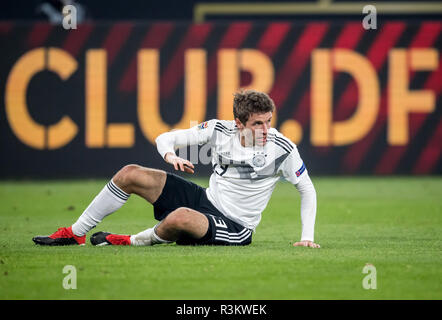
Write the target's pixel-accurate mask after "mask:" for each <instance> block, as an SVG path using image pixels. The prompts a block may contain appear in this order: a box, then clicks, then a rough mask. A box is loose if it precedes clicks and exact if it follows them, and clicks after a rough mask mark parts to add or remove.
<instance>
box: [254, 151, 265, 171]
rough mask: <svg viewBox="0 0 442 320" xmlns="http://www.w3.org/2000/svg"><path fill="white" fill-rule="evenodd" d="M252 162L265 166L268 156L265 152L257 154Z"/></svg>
mask: <svg viewBox="0 0 442 320" xmlns="http://www.w3.org/2000/svg"><path fill="white" fill-rule="evenodd" d="M252 163H253V165H254V166H255V167H258V168H260V167H263V166H264V165H265V164H266V157H265V155H263V154H257V155H255V156H254V157H253V159H252Z"/></svg>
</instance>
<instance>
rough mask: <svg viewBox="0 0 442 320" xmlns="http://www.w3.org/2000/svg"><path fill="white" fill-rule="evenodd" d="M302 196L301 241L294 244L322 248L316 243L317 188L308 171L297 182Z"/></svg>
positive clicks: (297, 187)
mask: <svg viewBox="0 0 442 320" xmlns="http://www.w3.org/2000/svg"><path fill="white" fill-rule="evenodd" d="M295 186H296V189H297V190H298V192H299V194H300V196H301V224H302V233H301V241H299V242H296V243H294V244H293V245H294V246H305V247H313V248H320V245H319V244H317V243H314V242H313V240H314V232H315V220H316V190H315V187H314V185H313V182H312V180H311V179H310V177H309V175H308V173H307V172H306V173H305V175H304V176H303V177H302V178H301V179H300V180H299V182H298V183H297V184H295Z"/></svg>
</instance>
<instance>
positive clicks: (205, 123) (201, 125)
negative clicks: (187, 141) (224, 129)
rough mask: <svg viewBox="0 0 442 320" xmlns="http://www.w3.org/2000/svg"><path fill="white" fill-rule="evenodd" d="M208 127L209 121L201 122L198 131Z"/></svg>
mask: <svg viewBox="0 0 442 320" xmlns="http://www.w3.org/2000/svg"><path fill="white" fill-rule="evenodd" d="M207 126H208V122H207V121H205V122H201V123H200V124H199V125H198V129H206V128H207Z"/></svg>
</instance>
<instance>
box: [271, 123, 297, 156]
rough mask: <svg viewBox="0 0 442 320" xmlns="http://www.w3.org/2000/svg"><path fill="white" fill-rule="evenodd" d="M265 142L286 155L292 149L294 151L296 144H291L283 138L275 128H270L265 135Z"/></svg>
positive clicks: (291, 142)
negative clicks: (273, 145)
mask: <svg viewBox="0 0 442 320" xmlns="http://www.w3.org/2000/svg"><path fill="white" fill-rule="evenodd" d="M267 141H268V142H270V143H273V144H275V145H276V146H277V147H279V148H280V149H282V150H284V151H285V152H287V153H291V152H292V151H293V149H296V144H294V143H293V141H291V140H290V139H289V138H287V137H286V136H284V135H283V134H282V133H281V132H279V131H278V130H277V129H276V128H271V129H270V130H269V132H268V134H267Z"/></svg>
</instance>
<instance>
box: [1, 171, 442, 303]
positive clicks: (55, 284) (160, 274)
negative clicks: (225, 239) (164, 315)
mask: <svg viewBox="0 0 442 320" xmlns="http://www.w3.org/2000/svg"><path fill="white" fill-rule="evenodd" d="M195 181H196V182H197V183H200V184H201V185H203V186H207V183H208V181H207V180H206V179H200V180H195ZM313 181H314V183H315V186H316V190H317V194H318V213H317V219H316V237H315V238H316V239H315V240H316V241H317V242H318V243H320V244H321V249H312V248H300V247H299V248H295V247H293V246H292V243H293V242H295V241H298V240H299V237H300V232H301V225H300V214H299V195H298V193H297V191H296V189H295V188H294V187H293V186H292V185H290V184H289V183H287V182H280V183H279V184H278V185H277V187H276V189H275V191H274V193H273V196H272V198H271V200H270V202H269V205H268V206H267V208H266V210H265V211H264V213H263V218H262V220H261V223H260V225H259V226H258V228H257V230H256V231H257V232H256V234H255V235H254V237H253V242H252V245H250V246H247V247H209V246H205V247H183V246H177V245H175V244H171V245H157V246H153V247H126V246H122V247H115V246H108V247H94V246H92V245H91V244H90V242H89V237H88V238H87V242H86V246H83V247H80V246H70V247H41V246H36V245H34V243H33V242H32V241H31V238H32V237H33V236H35V235H45V234H51V233H52V232H54V231H56V229H57V228H58V227H61V226H69V225H71V224H72V223H73V222H74V221H75V220H76V218H77V217H78V216H79V215H80V214H81V212H82V211H83V209H84V208H85V207H86V206H87V205H88V204H89V202H90V201H91V200H92V199H93V197H94V196H95V195H96V194H97V193H98V192H99V191H100V190H101V188H102V187H103V186H104V184H105V183H106V181H101V180H100V181H95V180H84V181H33V182H26V181H25V182H12V181H3V182H0V203H1V204H0V219H1V224H0V227H1V233H0V288H1V290H0V299H199V300H204V299H284V300H286V299H441V298H442V287H441V283H442V281H441V280H442V270H441V265H442V255H441V244H442V242H441V235H442V215H441V214H442V210H441V208H442V179H441V178H438V177H436V178H429V177H425V178H405V177H403V178H350V177H349V178H327V177H321V178H313ZM154 223H155V221H154V219H153V210H152V206H151V205H150V204H148V203H147V202H145V201H144V200H143V199H141V198H139V197H137V196H132V197H131V198H130V199H129V201H128V202H127V203H126V205H125V206H124V207H123V208H122V209H120V210H119V211H118V212H116V213H114V214H113V215H111V216H109V217H107V218H106V219H105V220H104V221H103V222H102V223H101V224H100V225H98V227H97V228H96V229H94V230H92V232H90V233H89V236H90V235H91V234H92V233H93V232H96V231H99V230H103V231H111V232H115V233H124V234H133V233H137V232H139V231H141V230H144V229H146V228H147V227H150V226H152V225H153V224H154ZM367 263H371V264H373V265H374V266H375V267H376V270H377V289H376V290H365V289H363V287H362V280H363V278H364V277H365V276H366V274H363V273H362V269H363V267H364V266H365V265H366V264H367ZM66 265H73V266H75V268H76V270H77V289H76V290H65V289H64V288H63V286H62V283H63V278H64V277H65V276H67V274H64V273H63V268H64V266H66Z"/></svg>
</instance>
